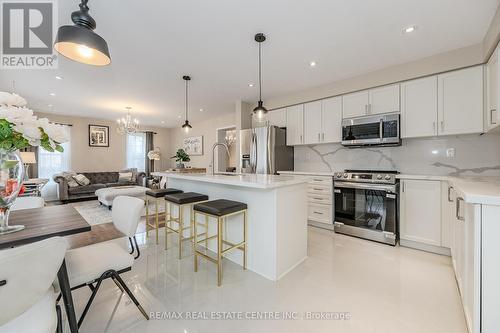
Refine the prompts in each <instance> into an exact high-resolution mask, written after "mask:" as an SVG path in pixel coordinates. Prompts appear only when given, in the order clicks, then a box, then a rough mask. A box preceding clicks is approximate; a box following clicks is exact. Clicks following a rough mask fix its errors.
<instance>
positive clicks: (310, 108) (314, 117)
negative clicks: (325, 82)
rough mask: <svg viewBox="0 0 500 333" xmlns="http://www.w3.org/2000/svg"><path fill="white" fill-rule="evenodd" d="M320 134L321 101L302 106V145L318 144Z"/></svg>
mask: <svg viewBox="0 0 500 333" xmlns="http://www.w3.org/2000/svg"><path fill="white" fill-rule="evenodd" d="M321 133H322V132H321V101H316V102H311V103H306V104H304V138H305V142H304V143H305V144H316V143H320V142H321Z"/></svg>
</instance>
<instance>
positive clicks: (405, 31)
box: [403, 25, 417, 34]
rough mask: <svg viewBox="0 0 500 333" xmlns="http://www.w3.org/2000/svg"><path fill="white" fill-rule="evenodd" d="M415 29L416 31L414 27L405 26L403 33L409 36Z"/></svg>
mask: <svg viewBox="0 0 500 333" xmlns="http://www.w3.org/2000/svg"><path fill="white" fill-rule="evenodd" d="M416 29H417V26H416V25H410V26H407V27H406V28H404V29H403V33H405V34H409V33H412V32H414V31H415V30H416Z"/></svg>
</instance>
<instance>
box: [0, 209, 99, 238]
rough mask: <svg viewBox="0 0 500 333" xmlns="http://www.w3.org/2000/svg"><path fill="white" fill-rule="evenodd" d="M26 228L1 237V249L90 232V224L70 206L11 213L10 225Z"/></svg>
mask: <svg viewBox="0 0 500 333" xmlns="http://www.w3.org/2000/svg"><path fill="white" fill-rule="evenodd" d="M16 224H23V225H24V226H26V228H25V229H24V230H22V231H18V232H13V233H11V234H6V235H0V248H6V247H12V246H17V245H22V244H27V243H32V242H36V241H40V240H42V239H45V238H50V237H54V236H67V235H73V234H78V233H81V232H86V231H90V229H91V228H90V224H88V223H87V221H85V220H84V218H83V217H82V216H81V215H80V214H79V213H78V212H77V211H76V210H75V209H74V208H73V207H71V206H70V205H59V206H51V207H43V208H35V209H25V210H19V211H13V212H11V213H10V218H9V225H16Z"/></svg>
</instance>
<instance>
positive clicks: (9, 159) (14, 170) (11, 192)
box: [0, 149, 24, 235]
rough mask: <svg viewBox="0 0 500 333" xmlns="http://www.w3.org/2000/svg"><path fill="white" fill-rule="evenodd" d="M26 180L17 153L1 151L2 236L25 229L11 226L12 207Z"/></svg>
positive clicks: (0, 218)
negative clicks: (10, 213) (10, 214)
mask: <svg viewBox="0 0 500 333" xmlns="http://www.w3.org/2000/svg"><path fill="white" fill-rule="evenodd" d="M23 179H24V165H23V162H22V160H21V157H20V156H19V153H18V152H17V151H7V150H3V149H0V235H3V234H8V233H11V232H16V231H20V230H23V229H24V225H14V226H9V212H10V207H11V206H12V204H13V203H14V201H15V200H16V198H17V196H18V195H19V192H20V191H21V188H22V186H23V184H22V182H23Z"/></svg>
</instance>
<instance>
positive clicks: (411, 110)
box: [401, 76, 438, 138]
mask: <svg viewBox="0 0 500 333" xmlns="http://www.w3.org/2000/svg"><path fill="white" fill-rule="evenodd" d="M437 93H438V89H437V76H430V77H426V78H423V79H417V80H412V81H407V82H403V83H402V84H401V136H402V137H403V138H417V137H425V136H435V135H437V117H438V116H437V115H438V112H437V106H438V96H437Z"/></svg>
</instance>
